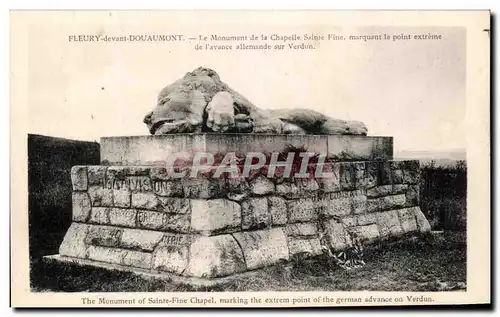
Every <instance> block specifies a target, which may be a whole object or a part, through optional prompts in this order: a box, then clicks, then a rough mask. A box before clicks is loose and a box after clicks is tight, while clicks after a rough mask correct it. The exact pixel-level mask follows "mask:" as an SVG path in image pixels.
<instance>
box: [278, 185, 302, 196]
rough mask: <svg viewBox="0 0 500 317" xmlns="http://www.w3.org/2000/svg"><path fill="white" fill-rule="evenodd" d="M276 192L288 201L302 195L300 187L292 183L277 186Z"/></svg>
mask: <svg viewBox="0 0 500 317" xmlns="http://www.w3.org/2000/svg"><path fill="white" fill-rule="evenodd" d="M276 192H277V193H278V195H280V196H282V197H285V198H287V199H293V198H297V197H299V195H300V190H299V187H298V186H297V185H296V184H295V183H292V182H290V181H284V182H283V183H281V184H277V185H276Z"/></svg>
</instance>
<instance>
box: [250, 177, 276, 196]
mask: <svg viewBox="0 0 500 317" xmlns="http://www.w3.org/2000/svg"><path fill="white" fill-rule="evenodd" d="M250 189H251V191H252V194H254V195H256V196H263V195H269V194H272V193H274V191H275V185H274V183H273V182H272V181H271V180H270V179H269V178H267V177H265V176H263V175H259V176H258V177H257V178H255V179H253V180H252V181H250Z"/></svg>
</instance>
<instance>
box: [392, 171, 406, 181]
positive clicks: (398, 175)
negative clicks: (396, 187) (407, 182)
mask: <svg viewBox="0 0 500 317" xmlns="http://www.w3.org/2000/svg"><path fill="white" fill-rule="evenodd" d="M391 172H392V183H393V184H402V183H403V182H404V174H403V170H401V169H397V170H392V171H391Z"/></svg>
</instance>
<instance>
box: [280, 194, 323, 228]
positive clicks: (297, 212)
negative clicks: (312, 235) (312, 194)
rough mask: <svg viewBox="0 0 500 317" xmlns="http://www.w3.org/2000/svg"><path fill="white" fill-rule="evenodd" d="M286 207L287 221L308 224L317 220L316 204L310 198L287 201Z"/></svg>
mask: <svg viewBox="0 0 500 317" xmlns="http://www.w3.org/2000/svg"><path fill="white" fill-rule="evenodd" d="M287 206H288V221H289V222H290V223H295V222H309V221H315V220H317V219H318V210H317V208H316V203H315V202H314V200H313V199H311V198H303V199H297V200H289V201H287Z"/></svg>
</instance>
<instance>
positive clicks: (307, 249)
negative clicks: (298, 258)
mask: <svg viewBox="0 0 500 317" xmlns="http://www.w3.org/2000/svg"><path fill="white" fill-rule="evenodd" d="M288 250H289V252H290V256H294V255H297V254H301V255H307V256H315V255H320V254H321V253H322V249H321V244H320V242H319V239H317V238H314V239H294V238H292V239H289V240H288Z"/></svg>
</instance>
